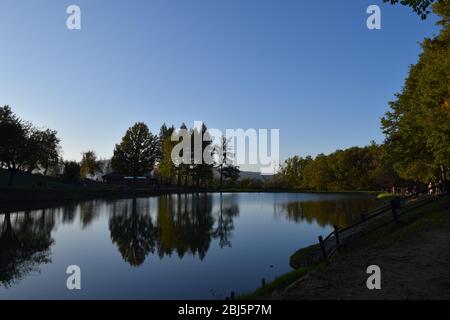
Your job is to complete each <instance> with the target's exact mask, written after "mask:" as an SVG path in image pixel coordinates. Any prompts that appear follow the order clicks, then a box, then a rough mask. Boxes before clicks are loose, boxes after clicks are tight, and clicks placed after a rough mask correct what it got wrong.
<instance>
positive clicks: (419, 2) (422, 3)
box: [383, 0, 446, 19]
mask: <svg viewBox="0 0 450 320" xmlns="http://www.w3.org/2000/svg"><path fill="white" fill-rule="evenodd" d="M445 1H446V0H437V1H436V2H445ZM383 2H389V3H390V4H397V3H400V4H402V5H404V6H409V7H411V8H412V9H413V10H414V12H416V13H417V14H418V15H419V16H420V17H421V18H422V19H426V18H427V16H428V15H429V14H430V7H431V5H432V4H433V2H435V0H383Z"/></svg>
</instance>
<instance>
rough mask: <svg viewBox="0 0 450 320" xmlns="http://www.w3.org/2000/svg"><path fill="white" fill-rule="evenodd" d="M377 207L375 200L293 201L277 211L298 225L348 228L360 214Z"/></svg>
mask: <svg viewBox="0 0 450 320" xmlns="http://www.w3.org/2000/svg"><path fill="white" fill-rule="evenodd" d="M375 205H376V201H375V200H370V199H361V198H358V197H356V198H349V199H339V200H322V201H293V202H288V203H281V204H279V208H278V210H277V211H276V213H277V214H278V215H280V214H282V215H284V216H286V218H287V219H289V220H291V221H294V222H296V223H301V222H307V223H309V224H311V223H318V224H319V225H320V226H323V227H324V226H333V225H336V226H339V227H341V228H343V227H347V226H349V225H350V224H352V223H353V222H355V221H356V220H357V219H360V214H361V213H364V212H368V211H369V210H370V209H372V208H374V207H375Z"/></svg>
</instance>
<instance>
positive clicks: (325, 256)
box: [319, 236, 327, 260]
mask: <svg viewBox="0 0 450 320" xmlns="http://www.w3.org/2000/svg"><path fill="white" fill-rule="evenodd" d="M319 243H320V249H321V250H322V255H323V258H324V259H325V260H327V251H326V250H325V243H324V242H323V238H322V236H319Z"/></svg>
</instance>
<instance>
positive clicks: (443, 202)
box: [237, 197, 450, 300]
mask: <svg viewBox="0 0 450 320" xmlns="http://www.w3.org/2000/svg"><path fill="white" fill-rule="evenodd" d="M449 207H450V200H449V198H448V197H443V198H441V199H438V200H437V201H435V202H432V203H429V204H428V205H426V206H424V207H422V208H417V209H414V210H412V211H411V212H409V213H408V217H409V218H408V219H405V220H404V221H402V222H401V223H400V225H399V226H394V227H393V228H394V229H393V232H392V230H391V231H389V228H386V230H385V231H384V232H383V231H381V232H378V233H377V232H376V233H371V234H369V235H368V236H367V237H364V238H362V239H361V240H359V241H356V242H355V244H353V245H352V246H351V247H348V248H346V250H345V253H343V254H342V256H348V255H352V254H357V253H358V251H359V250H366V249H368V248H370V247H371V246H373V245H380V244H381V245H383V246H387V247H389V246H391V245H393V244H394V243H396V242H397V241H398V240H399V238H400V237H402V238H403V239H402V240H404V238H407V237H414V236H417V234H418V233H420V232H422V231H424V230H433V229H437V228H440V227H441V226H442V220H443V219H446V220H450V218H449V217H448V212H446V210H447V211H448V209H449ZM443 212H444V213H443ZM449 223H450V221H449ZM318 246H319V245H318V244H313V245H310V246H307V247H304V248H300V249H299V250H297V251H296V252H294V253H293V254H292V255H291V256H290V258H289V259H290V265H291V266H292V264H293V261H295V260H298V259H302V258H306V259H309V258H310V256H311V252H312V251H315V249H317V247H318ZM339 258H340V257H339V255H338V256H336V257H333V258H332V259H331V260H330V261H329V263H333V262H334V260H335V259H339ZM326 267H327V265H326V263H325V262H319V263H312V264H310V265H308V263H306V264H305V265H303V266H299V267H298V268H297V269H295V268H294V269H293V270H291V271H289V272H287V273H285V274H282V275H280V276H278V277H276V278H275V279H274V280H273V281H271V282H269V283H267V284H265V285H264V286H261V287H259V288H257V289H256V290H254V291H253V292H248V293H241V294H238V296H237V299H238V300H261V299H263V300H270V299H272V298H273V297H272V296H273V294H274V293H276V292H277V291H282V290H284V289H285V288H288V287H289V286H291V285H293V284H294V283H296V282H297V281H299V280H300V279H302V278H303V277H304V276H306V275H307V274H309V273H311V272H313V271H314V272H320V271H324V270H325V268H326Z"/></svg>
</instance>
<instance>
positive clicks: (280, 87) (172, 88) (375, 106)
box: [0, 0, 438, 160]
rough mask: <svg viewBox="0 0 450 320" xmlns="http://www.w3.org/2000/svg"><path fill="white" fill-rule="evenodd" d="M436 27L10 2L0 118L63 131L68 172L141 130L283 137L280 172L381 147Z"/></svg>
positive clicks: (407, 14) (1, 17)
mask: <svg viewBox="0 0 450 320" xmlns="http://www.w3.org/2000/svg"><path fill="white" fill-rule="evenodd" d="M70 4H77V5H79V6H80V7H81V10H82V30H80V31H69V30H68V29H66V18H67V14H66V12H65V11H66V8H67V6H68V5H70ZM370 4H378V5H380V7H381V9H382V30H380V31H370V30H368V29H367V28H366V19H367V16H368V15H367V14H366V8H367V7H368V6H369V5H370ZM435 20H436V19H435V18H434V17H432V18H431V19H428V20H427V21H422V20H420V18H419V17H417V16H416V15H415V14H414V13H413V12H412V11H411V10H410V9H409V8H406V7H403V6H390V5H387V4H382V1H381V0H372V1H366V0H339V1H338V0H323V1H319V0H314V1H312V0H311V1H303V0H295V1H294V0H292V1H289V0H283V1H279V0H270V1H269V0H227V1H225V0H178V1H175V0H157V1H155V0H127V1H126V0H108V1H100V0H71V1H65V0H41V1H36V0H29V1H23V0H2V1H1V2H0V47H1V52H0V104H1V105H5V104H9V105H10V106H11V107H12V108H13V109H14V110H15V111H16V112H17V113H18V114H19V115H20V116H21V117H22V118H24V119H26V120H30V121H32V122H33V123H34V124H36V125H38V126H45V127H50V128H52V129H56V130H57V131H58V132H59V136H60V137H61V139H62V147H63V151H64V157H65V158H67V159H80V158H81V152H82V151H86V150H89V149H93V150H95V151H96V152H97V154H98V155H99V156H101V157H110V156H111V155H112V151H113V148H114V145H115V143H117V142H118V141H120V138H121V137H122V136H123V134H124V132H125V130H126V129H127V128H128V127H129V126H131V125H132V124H133V123H134V122H136V121H144V122H146V123H147V124H148V125H149V127H150V129H151V130H152V131H153V132H158V131H159V127H160V125H161V124H162V123H163V122H166V123H168V124H175V125H180V124H181V122H186V124H187V125H188V126H193V121H194V120H203V121H205V122H206V124H207V125H208V126H209V127H214V128H219V129H225V128H279V129H280V142H281V144H280V151H281V158H282V160H283V159H285V158H286V157H288V156H291V155H295V154H299V155H303V156H304V155H307V154H312V155H316V154H317V153H320V152H324V153H329V152H332V151H334V150H335V149H338V148H346V147H349V146H353V145H360V146H362V145H365V144H368V143H369V141H370V140H375V141H377V142H381V141H382V140H383V136H382V133H381V130H380V128H379V127H380V123H379V119H380V117H381V116H382V115H383V114H384V112H386V111H387V109H388V105H387V102H388V101H389V100H391V99H392V98H393V95H394V94H395V93H396V92H397V91H399V90H400V89H401V86H402V84H403V80H404V78H405V76H406V75H407V70H408V66H409V65H410V64H411V63H414V62H415V61H417V57H418V54H419V53H420V46H419V42H420V41H422V39H423V38H424V37H430V36H433V35H434V34H435V33H436V32H437V30H438V27H436V26H435Z"/></svg>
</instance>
